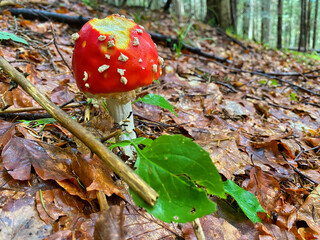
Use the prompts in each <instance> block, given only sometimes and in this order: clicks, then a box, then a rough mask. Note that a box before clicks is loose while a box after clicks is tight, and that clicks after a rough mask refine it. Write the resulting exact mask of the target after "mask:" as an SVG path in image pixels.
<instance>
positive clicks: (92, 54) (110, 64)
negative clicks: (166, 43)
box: [72, 14, 163, 158]
mask: <svg viewBox="0 0 320 240" xmlns="http://www.w3.org/2000/svg"><path fill="white" fill-rule="evenodd" d="M72 38H73V40H74V41H75V46H74V51H73V57H72V67H73V72H74V77H75V79H76V82H77V86H78V88H79V89H80V90H81V91H82V92H84V93H85V94H86V95H87V96H88V97H93V98H98V99H106V105H107V108H108V110H109V113H110V115H111V116H112V117H113V119H114V121H115V123H118V124H120V126H122V130H123V132H124V133H127V134H128V135H129V138H130V139H133V138H135V137H136V134H135V132H134V131H133V130H134V122H133V115H132V105H131V99H132V98H134V97H135V91H134V90H135V89H137V88H139V87H143V86H146V85H149V84H151V83H152V81H153V80H154V79H158V78H159V77H160V75H161V65H162V63H163V60H162V58H160V57H158V52H157V47H156V45H155V43H154V42H153V41H152V39H151V37H150V35H149V34H148V33H147V32H146V31H144V28H143V27H142V26H139V25H137V24H136V23H135V22H133V21H132V20H129V19H127V18H125V17H124V16H120V15H118V14H114V15H111V16H108V17H106V18H104V19H92V20H90V21H89V22H87V23H86V24H85V25H84V26H83V27H82V28H81V30H80V31H79V33H75V34H73V35H72ZM126 137H127V136H125V135H122V136H121V138H120V140H124V139H127V138H126ZM130 149H131V150H129V148H125V149H124V153H125V154H126V155H128V156H129V157H130V158H132V148H130Z"/></svg>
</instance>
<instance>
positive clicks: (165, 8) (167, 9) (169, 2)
mask: <svg viewBox="0 0 320 240" xmlns="http://www.w3.org/2000/svg"><path fill="white" fill-rule="evenodd" d="M171 3H172V0H167V2H166V4H165V5H164V7H163V11H164V12H168V11H169V8H170V5H171Z"/></svg>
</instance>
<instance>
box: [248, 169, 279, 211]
mask: <svg viewBox="0 0 320 240" xmlns="http://www.w3.org/2000/svg"><path fill="white" fill-rule="evenodd" d="M246 190H247V191H249V192H251V193H253V194H254V195H256V197H257V198H258V200H259V202H260V204H261V206H262V207H263V208H264V209H266V210H267V211H268V214H269V215H270V214H271V212H272V211H273V210H274V208H275V204H276V202H277V200H278V198H279V196H280V193H281V191H280V185H279V183H278V181H277V180H276V179H274V178H273V177H272V176H271V175H269V174H267V173H265V172H263V171H262V170H261V168H260V167H258V166H255V167H253V168H252V170H251V172H250V181H249V183H248V185H247V187H246Z"/></svg>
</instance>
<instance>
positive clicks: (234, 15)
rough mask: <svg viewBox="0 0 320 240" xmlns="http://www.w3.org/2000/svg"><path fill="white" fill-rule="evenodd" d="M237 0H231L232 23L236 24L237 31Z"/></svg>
mask: <svg viewBox="0 0 320 240" xmlns="http://www.w3.org/2000/svg"><path fill="white" fill-rule="evenodd" d="M237 3H238V1H237V0H230V4H231V25H232V26H234V30H235V31H236V32H237V25H238V18H237Z"/></svg>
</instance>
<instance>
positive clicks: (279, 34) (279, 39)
mask: <svg viewBox="0 0 320 240" xmlns="http://www.w3.org/2000/svg"><path fill="white" fill-rule="evenodd" d="M282 5H283V2H282V0H278V25H277V48H278V49H281V48H282V7H283V6H282Z"/></svg>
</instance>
